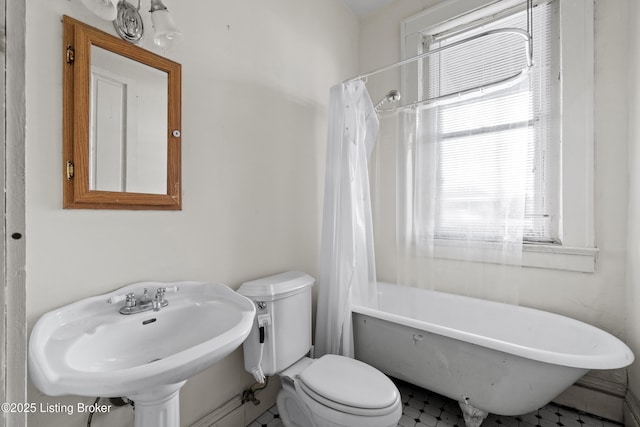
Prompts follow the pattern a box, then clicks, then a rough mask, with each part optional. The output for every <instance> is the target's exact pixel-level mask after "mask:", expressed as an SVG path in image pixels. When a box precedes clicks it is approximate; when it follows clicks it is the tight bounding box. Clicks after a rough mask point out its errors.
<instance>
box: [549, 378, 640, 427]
mask: <svg viewBox="0 0 640 427" xmlns="http://www.w3.org/2000/svg"><path fill="white" fill-rule="evenodd" d="M626 392H627V373H626V370H625V369H615V370H610V371H591V372H589V373H587V375H585V376H584V377H582V378H581V379H580V380H579V381H578V382H576V383H575V384H574V385H572V386H571V387H569V388H568V389H567V390H566V391H564V392H563V393H562V394H561V395H560V396H558V397H556V398H555V399H554V400H553V401H554V402H555V403H558V404H560V405H563V406H568V407H570V408H574V409H577V410H579V411H583V412H586V413H589V414H593V415H597V416H599V417H602V418H606V419H608V420H611V421H616V422H619V423H622V422H623V420H624V408H623V406H624V400H625V394H626ZM638 427H640V426H638Z"/></svg>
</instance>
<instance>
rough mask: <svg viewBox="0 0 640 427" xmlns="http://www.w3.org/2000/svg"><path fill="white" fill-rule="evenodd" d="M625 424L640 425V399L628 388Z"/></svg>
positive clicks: (625, 403) (628, 425)
mask: <svg viewBox="0 0 640 427" xmlns="http://www.w3.org/2000/svg"><path fill="white" fill-rule="evenodd" d="M624 425H625V427H640V401H638V398H637V397H636V395H635V394H633V393H632V392H631V391H630V390H627V394H626V396H625V398H624Z"/></svg>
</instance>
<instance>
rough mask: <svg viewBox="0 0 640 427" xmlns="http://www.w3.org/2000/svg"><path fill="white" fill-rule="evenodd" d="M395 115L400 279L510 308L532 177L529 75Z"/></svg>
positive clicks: (515, 295)
mask: <svg viewBox="0 0 640 427" xmlns="http://www.w3.org/2000/svg"><path fill="white" fill-rule="evenodd" d="M394 114H395V121H394V122H395V124H394V125H395V126H396V127H397V128H398V129H399V132H398V141H397V145H396V147H397V154H396V155H397V177H396V180H397V181H396V182H397V187H396V202H397V205H396V209H397V210H396V221H397V222H396V239H397V240H396V243H397V254H396V256H397V257H396V262H397V281H398V282H399V283H401V284H407V285H411V286H417V287H423V288H428V289H436V290H442V291H447V292H453V293H460V294H465V295H470V296H475V297H480V298H486V299H492V300H499V301H502V302H508V303H514V304H517V302H518V289H519V288H518V283H517V281H518V277H519V276H518V269H519V266H520V265H521V262H522V244H523V233H524V224H525V202H526V186H527V176H528V175H530V174H531V169H532V168H531V166H529V165H528V164H527V159H528V157H527V153H528V150H529V148H530V141H532V139H531V138H532V132H533V130H532V128H533V123H534V119H533V116H532V109H531V100H530V91H529V79H528V74H527V73H524V74H523V75H522V77H521V78H519V79H517V80H514V81H513V82H509V84H507V85H504V86H503V87H497V88H494V89H493V90H485V91H481V92H478V93H476V94H474V95H473V96H472V97H469V98H466V99H463V98H455V99H451V100H449V101H447V102H444V103H440V104H425V105H422V106H419V107H417V108H411V109H403V110H400V111H398V112H396V113H394ZM389 122H391V123H393V122H392V121H391V120H389V119H387V118H385V120H384V123H385V124H386V123H389Z"/></svg>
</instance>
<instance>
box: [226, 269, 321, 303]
mask: <svg viewBox="0 0 640 427" xmlns="http://www.w3.org/2000/svg"><path fill="white" fill-rule="evenodd" d="M314 282H315V279H314V278H313V277H312V276H310V275H309V274H307V273H303V272H301V271H287V272H284V273H280V274H275V275H273V276H268V277H263V278H261V279H256V280H251V281H249V282H245V283H243V284H242V285H241V286H240V288H239V289H238V293H239V294H240V295H244V296H246V297H249V298H261V299H264V300H274V299H279V298H283V297H285V296H287V295H291V294H294V293H298V292H301V291H303V290H305V289H306V288H310V287H311V286H313V283H314Z"/></svg>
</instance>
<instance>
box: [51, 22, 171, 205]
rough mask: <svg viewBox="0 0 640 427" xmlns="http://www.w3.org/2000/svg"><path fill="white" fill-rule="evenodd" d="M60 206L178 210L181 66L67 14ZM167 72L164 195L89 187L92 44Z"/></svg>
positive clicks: (64, 45) (65, 24)
mask: <svg viewBox="0 0 640 427" xmlns="http://www.w3.org/2000/svg"><path fill="white" fill-rule="evenodd" d="M63 25H64V44H63V50H64V52H63V68H64V72H63V124H62V127H63V131H62V133H63V135H62V145H63V206H64V208H65V209H68V208H73V209H132V210H139V209H147V210H181V209H182V198H181V175H182V173H181V132H182V131H181V109H182V107H181V97H182V69H181V65H180V64H178V63H176V62H173V61H171V60H169V59H167V58H164V57H162V56H159V55H156V54H155V53H152V52H149V51H147V50H145V49H142V48H140V47H138V46H135V45H132V44H131V43H128V42H126V41H124V40H121V39H119V38H117V37H115V36H112V35H111V34H108V33H105V32H103V31H100V30H98V29H96V28H93V27H91V26H89V25H86V24H84V23H82V22H80V21H77V20H75V19H73V18H70V17H68V16H64V17H63ZM92 45H93V46H98V47H100V48H103V49H105V50H108V51H110V52H113V53H115V54H117V55H121V56H123V57H126V58H129V59H131V60H133V61H137V62H140V63H142V64H145V65H148V66H150V67H152V68H155V69H158V70H160V71H163V72H166V73H167V77H168V79H167V82H168V84H167V86H168V88H167V89H168V98H167V99H168V121H167V125H168V126H167V129H166V133H167V149H168V153H167V193H166V194H146V193H129V192H115V191H101V190H91V189H90V188H89V142H90V141H89V120H90V106H91V100H90V82H91V77H90V71H91V46H92Z"/></svg>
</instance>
